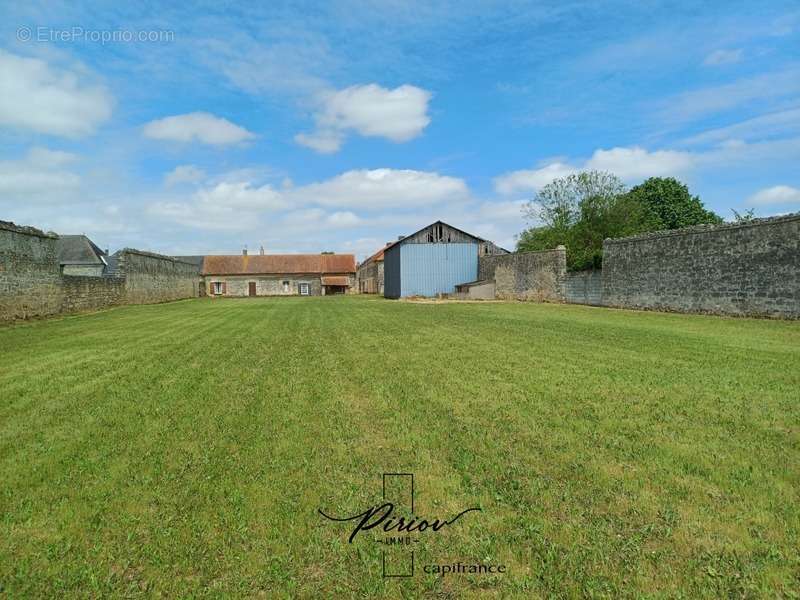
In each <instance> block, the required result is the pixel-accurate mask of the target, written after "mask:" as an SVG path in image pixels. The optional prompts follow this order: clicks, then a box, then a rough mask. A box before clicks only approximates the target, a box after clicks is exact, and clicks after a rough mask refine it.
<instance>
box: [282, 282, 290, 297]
mask: <svg viewBox="0 0 800 600" xmlns="http://www.w3.org/2000/svg"><path fill="white" fill-rule="evenodd" d="M283 293H284V294H288V293H289V282H288V281H284V282H283Z"/></svg>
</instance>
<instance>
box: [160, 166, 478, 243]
mask: <svg viewBox="0 0 800 600" xmlns="http://www.w3.org/2000/svg"><path fill="white" fill-rule="evenodd" d="M468 201H469V190H468V189H467V185H466V184H465V183H464V181H462V180H461V179H457V178H454V177H448V176H444V175H439V174H438V173H432V172H425V171H403V170H393V169H375V170H372V171H366V170H364V171H347V172H345V173H342V174H341V175H338V176H337V177H333V178H331V179H328V180H326V181H321V182H317V183H311V184H308V185H303V186H289V187H285V188H275V187H273V186H272V185H269V184H265V185H260V186H259V185H256V184H254V183H253V181H252V180H235V179H229V180H227V181H217V180H215V179H210V180H206V182H205V183H204V184H203V185H202V186H201V187H199V188H198V189H196V190H195V191H194V192H192V193H191V194H188V195H176V196H171V197H167V198H157V199H155V200H154V201H153V202H151V203H150V204H149V206H148V208H147V212H148V214H149V215H150V216H152V217H155V218H156V219H160V220H165V221H170V222H174V223H178V224H181V225H184V226H186V227H193V228H198V229H208V230H223V231H236V230H242V231H244V230H248V229H254V228H258V227H262V228H263V227H264V226H265V225H267V224H268V225H269V226H270V227H279V228H280V230H281V235H283V236H285V235H287V234H288V232H290V231H297V232H298V233H301V232H304V234H305V235H308V232H309V231H316V230H337V229H347V228H353V227H359V226H364V225H366V224H372V225H376V226H377V225H380V226H386V225H393V226H396V225H397V224H398V222H399V221H398V219H399V218H400V215H390V216H387V217H385V218H383V217H371V218H370V219H369V220H365V219H364V218H362V217H360V216H359V215H357V214H356V213H355V212H353V211H352V210H350V209H359V208H360V209H365V210H369V211H375V210H381V209H385V208H410V209H417V212H418V210H420V209H433V207H441V206H442V205H443V203H450V204H451V205H453V206H459V205H463V204H464V203H465V202H468ZM417 212H415V213H414V214H417ZM267 215H269V218H267Z"/></svg>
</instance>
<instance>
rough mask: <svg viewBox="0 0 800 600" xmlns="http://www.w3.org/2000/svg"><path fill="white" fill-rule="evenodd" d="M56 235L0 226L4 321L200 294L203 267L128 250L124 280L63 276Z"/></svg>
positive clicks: (122, 261)
mask: <svg viewBox="0 0 800 600" xmlns="http://www.w3.org/2000/svg"><path fill="white" fill-rule="evenodd" d="M57 239H58V237H57V236H56V235H55V234H49V233H44V232H42V231H39V230H38V229H34V228H33V227H21V226H18V225H14V224H13V223H7V222H5V221H0V322H2V321H13V320H16V319H27V318H31V317H46V316H49V315H56V314H61V313H70V312H77V311H83V310H93V309H98V308H105V307H108V306H114V305H118V304H144V303H152V302H167V301H169V300H177V299H180V298H193V297H196V296H197V295H198V293H199V283H200V276H199V274H198V271H197V266H196V265H192V264H189V263H184V262H182V261H178V260H175V259H173V258H170V257H168V256H161V255H158V254H151V253H148V252H141V251H139V250H130V249H126V250H123V251H121V252H120V253H118V257H119V276H118V277H106V276H101V277H89V276H80V275H79V276H74V275H63V274H62V273H61V272H60V265H59V262H58V251H57V248H56V240H57Z"/></svg>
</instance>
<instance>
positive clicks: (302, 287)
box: [297, 283, 308, 296]
mask: <svg viewBox="0 0 800 600" xmlns="http://www.w3.org/2000/svg"><path fill="white" fill-rule="evenodd" d="M297 287H298V289H299V290H300V295H301V296H308V284H307V283H301V284H299V285H298V286H297Z"/></svg>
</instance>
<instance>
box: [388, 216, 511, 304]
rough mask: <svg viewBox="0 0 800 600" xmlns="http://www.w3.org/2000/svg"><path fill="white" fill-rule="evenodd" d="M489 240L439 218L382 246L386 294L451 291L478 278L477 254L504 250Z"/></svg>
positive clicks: (424, 294) (413, 294) (402, 295)
mask: <svg viewBox="0 0 800 600" xmlns="http://www.w3.org/2000/svg"><path fill="white" fill-rule="evenodd" d="M505 252H506V251H505V250H502V249H501V248H498V247H497V246H495V245H494V244H493V243H492V242H488V241H486V240H484V239H482V238H479V237H477V236H474V235H472V234H469V233H467V232H465V231H462V230H460V229H456V228H455V227H452V226H451V225H448V224H447V223H443V222H442V221H436V223H432V224H431V225H428V226H427V227H423V228H422V229H420V230H419V231H417V232H416V233H413V234H411V235H409V236H407V237H403V238H401V239H399V240H398V241H396V242H395V243H394V244H392V245H391V246H388V247H387V248H385V249H384V254H383V273H384V287H383V295H384V296H385V297H386V298H405V297H408V296H429V297H430V296H438V295H439V294H451V293H453V292H454V291H455V287H456V285H458V284H461V283H466V282H469V281H475V280H476V279H477V278H478V256H479V255H481V254H497V253H505Z"/></svg>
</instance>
